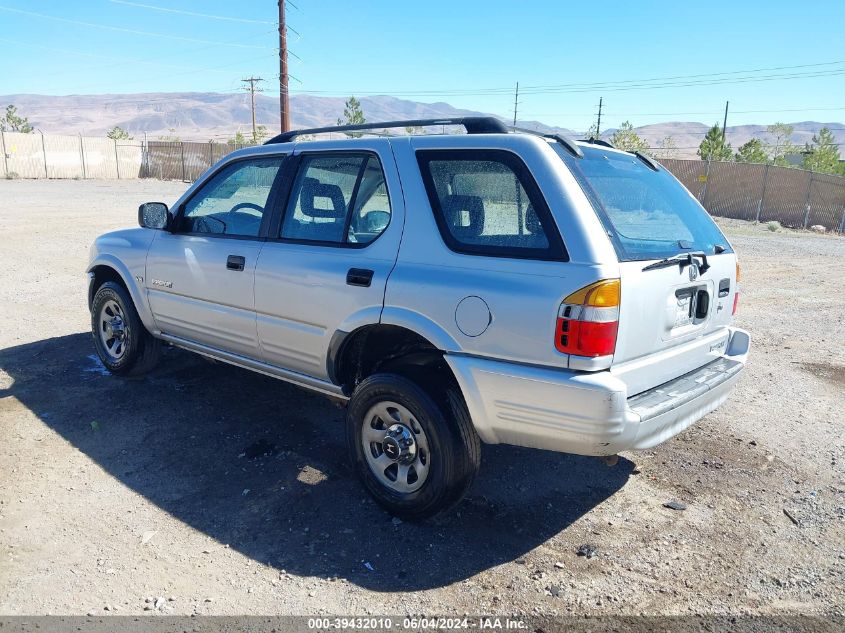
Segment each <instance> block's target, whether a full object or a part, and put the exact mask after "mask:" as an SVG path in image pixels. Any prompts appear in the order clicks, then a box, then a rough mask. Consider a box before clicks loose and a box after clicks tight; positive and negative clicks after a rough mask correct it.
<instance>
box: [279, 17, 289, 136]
mask: <svg viewBox="0 0 845 633" xmlns="http://www.w3.org/2000/svg"><path fill="white" fill-rule="evenodd" d="M279 117H280V119H281V128H282V132H287V131H289V130H290V101H289V100H288V36H287V27H286V26H285V0H279Z"/></svg>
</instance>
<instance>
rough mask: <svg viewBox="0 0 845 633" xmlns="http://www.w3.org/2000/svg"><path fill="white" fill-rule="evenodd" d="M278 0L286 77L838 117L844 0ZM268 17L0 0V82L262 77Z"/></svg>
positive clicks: (159, 3) (709, 111)
mask: <svg viewBox="0 0 845 633" xmlns="http://www.w3.org/2000/svg"><path fill="white" fill-rule="evenodd" d="M292 2H293V3H294V4H292V5H291V4H289V5H288V10H287V13H288V23H289V26H290V27H292V29H295V32H293V31H291V32H290V33H289V46H290V50H291V52H292V54H293V55H292V56H291V58H290V72H291V74H292V75H293V76H295V77H296V78H297V79H298V81H295V80H291V91H292V92H294V93H296V92H312V93H314V94H321V95H323V94H325V95H335V96H347V95H350V94H355V95H357V96H367V95H370V94H392V95H394V96H398V97H405V98H409V99H414V100H417V101H426V102H433V101H445V102H448V103H450V104H452V105H455V106H458V107H465V108H470V109H475V110H481V111H486V112H494V113H497V114H502V115H511V114H512V112H513V101H514V96H513V88H514V85H515V83H516V82H517V81H519V82H520V86H521V95H520V99H519V117H520V118H525V119H539V120H542V121H544V122H546V123H550V124H556V125H561V126H565V127H569V128H573V129H577V130H583V129H586V127H587V126H588V125H589V123H590V122H592V121H593V120H594V118H595V111H596V106H597V103H598V100H599V97H603V98H604V103H605V107H604V110H605V112H604V115H603V126H602V127H605V126H608V127H615V126H618V124H619V123H620V122H621V121H623V120H626V119H629V120H631V121H632V122H633V123H634V125H645V124H648V123H655V122H660V121H668V120H682V121H702V122H705V123H712V122H715V121H717V120H721V116H722V111H723V110H724V106H725V101H726V100H730V102H731V114H730V117H729V120H728V124H729V125H737V124H742V123H770V122H774V121H779V120H781V121H804V120H816V121H842V120H843V119H845V46H843V44H845V37H843V30H842V25H843V24H845V2H842V1H841V0H839V1H829V2H828V1H819V2H813V3H795V2H784V1H781V0H771V1H769V2H755V1H749V2H740V1H737V0H734V1H732V2H723V1H721V0H709V1H708V2H704V3H700V2H699V3H693V2H678V1H677V0H676V1H673V2H649V1H647V0H642V1H640V2H636V3H635V2H618V3H613V2H605V3H597V2H564V1H558V2H552V1H547V2H504V1H499V0H488V1H487V2H477V1H455V0H452V1H451V2H441V1H439V0H429V1H427V2H425V3H420V2H402V1H401V0H393V1H382V0H374V1H367V0H361V1H359V2H349V1H348V0H347V1H345V2H341V1H335V0H331V1H328V0H326V1H319V0H292ZM162 8H164V9H168V10H167V11H162V10H157V9H162ZM192 13H197V14H206V16H202V15H192ZM207 16H215V17H207ZM276 17H277V8H276V2H275V0H242V1H241V2H231V1H224V0H203V1H202V2H199V1H198V0H172V1H168V0H137V2H136V1H135V0H132V1H128V0H78V1H75V2H62V1H56V0H26V1H22V0H0V45H2V47H3V49H2V50H3V52H4V54H3V55H2V56H0V94H15V93H39V94H96V93H135V92H169V91H215V92H236V91H238V90H240V85H241V84H240V79H241V78H242V77H246V76H249V75H258V76H261V77H264V78H265V79H268V80H269V81H268V82H267V83H266V84H265V87H266V88H267V90H268V94H271V95H272V94H273V92H272V91H273V90H277V85H278V84H277V83H274V82H277V81H278V79H277V77H278V57H277V51H276V46H277V45H278V38H277V35H276V27H275V20H276ZM220 18H230V19H220ZM294 55H295V56H294ZM762 69H768V70H762ZM746 71H754V72H746ZM837 73H838V74H837ZM787 77H789V78H787ZM669 78H671V79H669ZM749 78H752V79H761V78H767V79H768V78H771V80H766V81H747V79H749ZM640 80H643V81H640ZM704 82H709V84H710V85H703V83H704ZM600 84H603V85H600ZM668 84H671V85H668ZM667 85H668V86H667Z"/></svg>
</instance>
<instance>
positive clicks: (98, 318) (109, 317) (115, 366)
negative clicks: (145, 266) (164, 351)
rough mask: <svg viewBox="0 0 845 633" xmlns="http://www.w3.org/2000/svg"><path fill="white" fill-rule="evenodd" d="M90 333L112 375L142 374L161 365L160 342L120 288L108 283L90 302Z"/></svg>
mask: <svg viewBox="0 0 845 633" xmlns="http://www.w3.org/2000/svg"><path fill="white" fill-rule="evenodd" d="M91 333H92V334H93V335H94V347H96V349H97V355H98V356H99V357H100V361H102V363H103V365H105V367H106V369H108V370H109V371H110V372H111V373H113V374H118V375H124V374H134V375H138V374H143V373H146V372H148V371H150V370H151V369H152V368H153V367H154V366H155V364H156V363H157V362H158V358H159V355H160V351H161V342H160V341H159V340H158V339H156V338H153V336H152V335H151V334H150V333H149V332H147V329H146V328H145V327H144V324H143V323H141V317H139V316H138V311H137V310H136V309H135V305H134V304H133V303H132V299H131V298H130V297H129V293H128V292H126V290H125V289H124V288H123V287H122V286H121V285H120V284H116V283H114V282H112V281H107V282H106V283H104V284H103V285H102V286H100V287H99V288H98V289H97V292H96V294H95V295H94V300H93V301H92V302H91Z"/></svg>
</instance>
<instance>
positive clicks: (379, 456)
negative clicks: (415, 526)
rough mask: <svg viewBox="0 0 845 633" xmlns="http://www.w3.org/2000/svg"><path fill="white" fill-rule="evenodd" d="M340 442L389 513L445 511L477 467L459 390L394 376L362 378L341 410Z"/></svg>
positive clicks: (410, 515)
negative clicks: (344, 443)
mask: <svg viewBox="0 0 845 633" xmlns="http://www.w3.org/2000/svg"><path fill="white" fill-rule="evenodd" d="M346 424H347V426H346V429H347V433H346V435H347V446H348V450H349V453H350V456H351V458H352V463H353V465H354V467H355V469H356V471H357V472H358V475H359V476H360V478H361V480H362V481H363V483H364V486H365V487H366V488H367V490H368V491H369V492H370V494H372V495H373V497H374V498H375V500H376V501H377V502H378V503H379V504H380V505H381V506H382V507H384V508H385V509H386V510H387V511H388V512H390V513H391V514H394V515H396V516H398V517H401V518H403V519H408V520H423V519H426V518H429V517H432V516H434V515H436V514H439V513H442V512H444V511H446V510H449V509H450V508H452V507H453V506H454V505H456V504H457V503H458V502H459V501H460V500H461V499H462V498H463V496H464V494H465V493H466V491H467V490H468V489H469V487H470V485H471V484H472V481H473V479H474V477H475V474H476V472H477V471H478V466H479V461H480V445H479V439H478V436H477V435H476V433H475V429H473V427H472V423H471V421H470V418H469V415H468V414H467V412H466V407H465V405H464V403H463V399H462V398H461V397H460V394H459V393H457V391H456V390H455V389H454V388H451V387H445V386H444V387H439V386H434V385H426V388H423V387H421V386H420V385H419V384H417V383H416V382H413V381H411V380H409V379H408V378H405V377H404V376H400V375H397V374H387V373H385V374H375V375H373V376H370V377H369V378H367V379H366V380H364V381H363V382H362V383H361V384H360V385H358V388H357V389H356V390H355V393H354V394H353V396H352V399H351V400H350V402H349V407H348V409H347V423H346Z"/></svg>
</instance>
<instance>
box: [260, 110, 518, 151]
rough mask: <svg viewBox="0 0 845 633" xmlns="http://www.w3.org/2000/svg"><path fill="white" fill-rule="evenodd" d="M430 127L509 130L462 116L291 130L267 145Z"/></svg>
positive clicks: (497, 122) (494, 120)
mask: <svg viewBox="0 0 845 633" xmlns="http://www.w3.org/2000/svg"><path fill="white" fill-rule="evenodd" d="M428 125H462V126H463V127H464V129H466V131H467V134H506V133H507V131H508V128H507V127H505V124H504V123H502V122H501V121H500V120H499V119H497V118H495V117H492V116H462V117H452V118H448V117H447V118H444V119H409V120H407V121H384V122H381V123H358V124H354V125H331V126H329V127H314V128H307V129H303V130H291V131H290V132H282V133H281V134H278V135H277V136H274V137H273V138H271V139H270V140H269V141H267V142H265V143H264V144H265V145H271V144H273V143H287V142H288V141H292V140H293V139H295V138H296V137H297V136H302V135H303V134H321V133H324V132H358V131H363V130H381V129H385V128H392V127H393V128H395V127H424V126H428Z"/></svg>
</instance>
